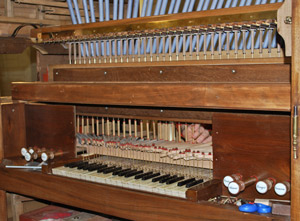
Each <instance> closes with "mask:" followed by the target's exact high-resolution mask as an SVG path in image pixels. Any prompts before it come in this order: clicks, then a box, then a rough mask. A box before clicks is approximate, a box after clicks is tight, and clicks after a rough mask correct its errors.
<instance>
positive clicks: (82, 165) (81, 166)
mask: <svg viewBox="0 0 300 221" xmlns="http://www.w3.org/2000/svg"><path fill="white" fill-rule="evenodd" d="M88 164H89V163H88V162H85V163H83V164H80V165H79V166H77V170H81V169H82V168H84V167H85V166H86V165H88Z"/></svg>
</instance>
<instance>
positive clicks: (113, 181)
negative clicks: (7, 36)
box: [0, 0, 299, 220]
mask: <svg viewBox="0 0 300 221" xmlns="http://www.w3.org/2000/svg"><path fill="white" fill-rule="evenodd" d="M67 3H68V6H69V10H70V15H71V20H72V23H73V25H69V26H60V27H43V28H39V29H34V30H32V32H31V39H32V41H34V42H36V43H42V44H49V45H55V44H62V45H63V46H64V47H65V49H66V50H67V54H68V61H66V64H62V65H61V64H60V65H51V66H49V82H34V83H20V82H16V83H13V84H12V97H13V99H14V100H20V101H26V102H13V103H10V104H2V105H1V112H0V113H2V128H4V130H3V132H4V136H3V150H2V156H3V160H2V165H3V167H5V166H11V165H24V164H25V163H29V164H32V163H33V162H34V161H35V162H38V163H41V164H42V172H32V171H23V170H13V169H9V168H2V169H1V171H0V177H1V179H0V180H4V179H6V180H8V181H7V182H6V181H0V188H3V189H5V190H7V191H11V192H14V191H16V192H19V193H20V194H24V195H26V194H28V193H27V192H26V189H28V188H29V187H28V186H27V184H24V185H25V187H24V190H23V189H21V190H18V187H17V185H15V186H14V185H13V186H9V185H8V182H17V181H16V180H17V179H22V177H26V176H32V177H35V179H34V180H33V179H32V180H30V182H29V183H30V185H34V186H39V188H40V189H39V190H38V191H36V192H34V193H32V196H33V197H37V198H42V199H46V200H50V201H54V202H58V203H63V204H67V205H71V206H77V207H82V208H84V209H89V210H93V211H96V212H102V213H108V214H111V215H116V216H120V217H123V218H128V219H146V218H147V219H169V218H170V217H172V219H173V218H174V219H176V220H177V219H178V220H181V219H231V218H232V217H236V218H237V219H244V218H246V219H255V220H264V219H268V218H269V217H266V216H261V215H258V214H246V213H241V212H239V211H238V209H237V206H236V205H227V206H228V207H227V206H223V205H220V203H219V204H218V203H211V202H207V201H212V200H214V199H217V198H218V197H220V196H222V197H228V199H233V198H234V199H242V200H246V201H253V200H254V199H261V198H263V199H268V200H270V201H272V200H273V201H275V202H278V201H285V202H289V203H290V202H292V210H291V211H292V214H291V218H295V217H298V216H299V214H298V213H299V212H298V210H297V212H295V211H296V210H294V209H293V208H296V207H297V206H295V205H296V204H295V205H294V204H293V200H294V199H293V198H292V197H291V196H292V193H291V191H293V185H292V183H293V180H294V179H295V180H297V177H293V176H294V175H293V174H294V172H293V171H294V169H293V167H291V161H292V162H293V160H296V159H297V158H298V153H297V142H296V141H295V140H294V147H295V148H294V149H292V150H291V124H293V125H294V123H293V122H292V120H294V119H296V120H297V116H296V115H297V111H295V112H294V111H293V108H291V106H292V105H293V102H294V101H293V96H294V95H292V94H291V91H294V89H293V85H292V81H293V79H294V78H292V80H291V76H292V71H291V70H292V68H293V65H294V63H293V62H295V61H294V60H293V59H294V57H293V56H292V55H293V53H294V52H293V49H294V47H296V45H297V44H296V43H295V42H294V41H291V38H292V31H291V30H292V28H291V22H292V20H291V18H292V13H291V11H292V1H289V0H286V1H285V2H282V1H281V0H262V1H259V0H257V1H254V0H211V1H209V0H199V1H180V0H171V1H166V0H157V1H152V0H148V1H147V0H144V1H137V0H135V1H133V0H128V1H125V2H124V1H121V0H120V1H117V0H115V1H113V2H112V1H108V0H105V1H99V2H97V3H96V2H95V1H92V0H90V1H89V2H87V1H86V0H83V6H84V14H80V11H79V9H78V2H77V0H73V1H71V0H67ZM294 10H295V11H296V12H297V13H299V12H298V11H299V6H298V5H297V6H295V9H294ZM95 12H97V13H95ZM296 12H295V13H296ZM297 13H296V14H295V15H293V20H294V16H299V15H298V14H297ZM95 14H99V17H97V18H96V17H95ZM293 22H294V21H293ZM297 47H299V46H297ZM291 56H292V57H291ZM296 109H297V108H296ZM293 114H294V115H295V116H293ZM17 125H18V126H17ZM5 128H9V130H5ZM296 130H297V128H296ZM294 131H295V130H294ZM294 131H293V133H294V134H295V132H294ZM16 134H20V135H19V137H20V139H19V140H18V141H17V142H12V139H11V138H12V137H13V136H15V135H16ZM295 136H296V135H295ZM296 138H297V136H296ZM294 139H295V138H294ZM295 142H296V143H295ZM12 147H13V148H12ZM291 156H293V159H291ZM294 158H295V159H294ZM0 159H1V154H0ZM292 165H293V163H292ZM2 178H3V179H2ZM25 180H26V179H25ZM51 181H52V182H53V183H55V184H53V185H52V184H49V185H50V186H49V185H47V184H46V183H47V182H51ZM39 182H41V183H39ZM294 188H295V187H294ZM43 191H46V192H47V193H46V194H43ZM74 192H79V193H78V197H79V198H78V199H75V198H74V196H73V193H74ZM291 200H292V201H291ZM295 202H297V201H295ZM83 204H84V205H83ZM139 205H145V206H144V207H145V208H144V207H140V206H139ZM173 208H176V209H175V210H176V211H174V209H173ZM197 211H200V212H197ZM207 211H208V212H207ZM270 217H271V218H274V219H286V218H287V217H284V216H277V215H274V214H272V215H270ZM295 219H296V218H295Z"/></svg>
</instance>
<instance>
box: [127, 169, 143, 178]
mask: <svg viewBox="0 0 300 221" xmlns="http://www.w3.org/2000/svg"><path fill="white" fill-rule="evenodd" d="M141 173H143V171H142V170H139V171H133V172H131V173H127V174H126V175H125V177H126V178H128V177H132V176H136V175H138V174H141Z"/></svg>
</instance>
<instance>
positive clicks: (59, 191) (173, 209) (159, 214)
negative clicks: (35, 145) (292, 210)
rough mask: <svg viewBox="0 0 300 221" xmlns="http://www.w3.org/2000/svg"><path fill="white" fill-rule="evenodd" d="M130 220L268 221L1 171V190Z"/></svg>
mask: <svg viewBox="0 0 300 221" xmlns="http://www.w3.org/2000/svg"><path fill="white" fill-rule="evenodd" d="M1 188H3V189H6V190H7V191H11V192H15V193H19V194H22V195H30V196H31V197H35V198H40V199H44V200H49V201H52V202H57V203H62V204H66V205H70V206H75V207H79V208H83V209H87V210H92V211H95V212H101V213H105V214H110V215H114V216H118V217H122V218H126V219H132V220H208V219H220V217H221V220H233V219H234V220H271V219H273V218H278V219H279V220H280V219H285V218H284V217H279V216H271V217H268V216H260V215H254V214H245V213H241V212H239V211H238V209H237V207H235V206H221V205H214V204H210V203H207V202H201V203H193V202H190V201H187V200H183V199H177V198H172V197H166V196H161V195H157V194H148V193H143V192H140V191H132V190H128V189H123V188H117V187H113V186H107V185H100V184H95V183H90V182H82V181H80V180H75V179H70V178H64V177H58V176H53V175H48V174H42V173H40V172H30V171H21V170H8V169H0V189H1Z"/></svg>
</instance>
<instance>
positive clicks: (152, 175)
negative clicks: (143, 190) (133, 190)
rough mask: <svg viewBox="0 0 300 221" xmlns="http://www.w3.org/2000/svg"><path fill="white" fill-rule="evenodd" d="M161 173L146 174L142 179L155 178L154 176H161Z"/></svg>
mask: <svg viewBox="0 0 300 221" xmlns="http://www.w3.org/2000/svg"><path fill="white" fill-rule="evenodd" d="M159 175H160V173H153V174H150V175H147V176H144V177H143V178H142V180H149V179H151V178H154V177H157V176H159Z"/></svg>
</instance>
